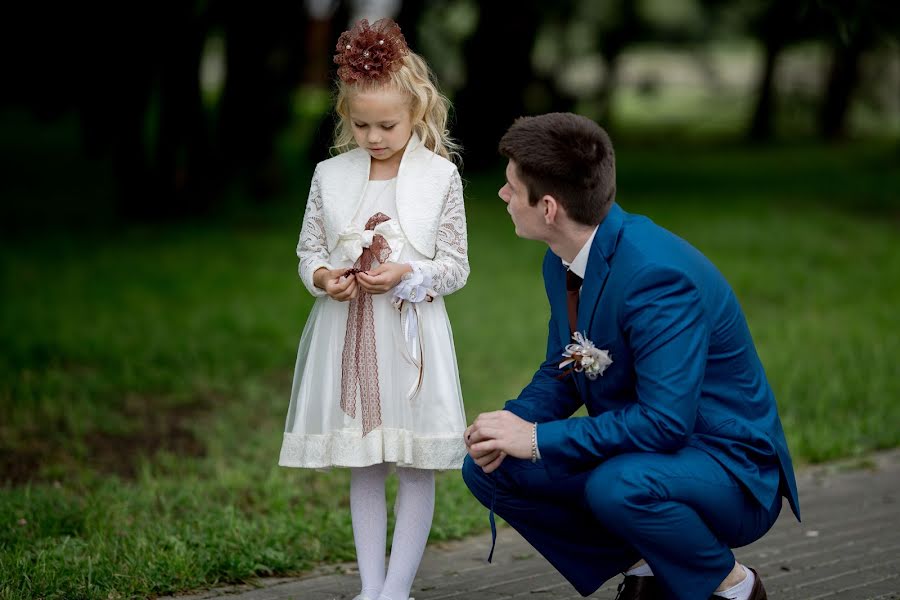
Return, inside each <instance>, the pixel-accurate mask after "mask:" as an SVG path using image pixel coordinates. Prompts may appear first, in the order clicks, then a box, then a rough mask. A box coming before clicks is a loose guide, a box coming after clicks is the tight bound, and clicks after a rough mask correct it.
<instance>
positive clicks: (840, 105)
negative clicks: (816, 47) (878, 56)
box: [817, 0, 900, 140]
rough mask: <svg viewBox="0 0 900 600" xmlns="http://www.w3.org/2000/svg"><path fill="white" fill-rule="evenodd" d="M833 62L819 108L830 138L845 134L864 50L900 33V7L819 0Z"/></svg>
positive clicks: (862, 1) (821, 124)
mask: <svg viewBox="0 0 900 600" xmlns="http://www.w3.org/2000/svg"><path fill="white" fill-rule="evenodd" d="M817 5H818V7H819V8H820V10H821V11H822V13H823V17H824V18H823V22H824V24H825V25H824V35H825V38H826V39H827V40H828V41H829V42H830V46H831V63H830V65H829V70H828V79H827V83H826V85H825V93H824V98H823V101H822V105H821V109H820V111H819V132H820V134H821V136H822V137H823V138H825V139H827V140H833V139H837V138H841V137H844V136H845V135H846V129H847V113H848V109H849V107H850V101H851V98H852V95H853V92H854V91H855V90H856V88H857V86H858V83H859V77H860V73H859V63H860V58H861V57H862V55H863V53H864V52H865V51H866V50H868V49H870V48H873V47H874V46H876V45H877V44H878V43H879V42H880V41H882V40H884V39H887V38H893V39H897V37H898V36H900V6H898V4H897V3H896V2H880V1H876V0H854V1H852V2H851V1H849V0H818V1H817Z"/></svg>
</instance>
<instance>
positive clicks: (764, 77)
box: [747, 37, 784, 142]
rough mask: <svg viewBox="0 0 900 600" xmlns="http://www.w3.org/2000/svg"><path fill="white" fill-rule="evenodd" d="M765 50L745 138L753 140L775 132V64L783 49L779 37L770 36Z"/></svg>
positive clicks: (767, 139)
mask: <svg viewBox="0 0 900 600" xmlns="http://www.w3.org/2000/svg"><path fill="white" fill-rule="evenodd" d="M765 45H766V50H765V52H766V53H765V57H764V59H763V69H762V74H761V76H760V79H759V83H758V84H757V92H756V108H754V109H753V118H752V119H751V121H750V129H749V130H748V131H747V138H748V139H750V140H751V141H754V142H764V141H769V140H771V139H772V135H773V134H774V132H775V127H774V125H773V123H774V116H775V66H776V64H777V62H778V56H779V55H780V54H781V50H782V49H783V47H784V46H783V43H782V41H781V40H780V39H775V38H773V37H770V38H768V39H767V40H766V42H765Z"/></svg>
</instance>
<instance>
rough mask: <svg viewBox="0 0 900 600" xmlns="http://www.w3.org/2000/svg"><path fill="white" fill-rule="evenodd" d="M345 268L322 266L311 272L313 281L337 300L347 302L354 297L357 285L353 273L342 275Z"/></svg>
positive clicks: (357, 288) (357, 289)
mask: <svg viewBox="0 0 900 600" xmlns="http://www.w3.org/2000/svg"><path fill="white" fill-rule="evenodd" d="M346 271H347V269H326V268H325V267H322V268H321V269H319V270H317V271H316V272H315V273H313V283H314V284H315V286H316V287H317V288H319V289H322V290H325V293H326V294H328V295H329V296H331V297H332V298H334V299H335V300H337V301H339V302H347V301H348V300H352V299H353V298H356V295H357V294H358V293H359V286H358V285H357V282H356V276H355V275H348V276H346V277H344V273H345V272H346Z"/></svg>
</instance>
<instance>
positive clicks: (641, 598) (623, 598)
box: [616, 575, 665, 600]
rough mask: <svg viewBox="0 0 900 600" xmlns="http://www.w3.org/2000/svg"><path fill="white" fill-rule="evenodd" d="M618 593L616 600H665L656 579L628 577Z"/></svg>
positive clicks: (620, 585)
mask: <svg viewBox="0 0 900 600" xmlns="http://www.w3.org/2000/svg"><path fill="white" fill-rule="evenodd" d="M618 591H619V593H618V594H616V600H663V598H664V597H665V596H664V594H663V589H662V587H661V586H660V585H659V584H658V583H657V582H656V577H637V576H635V575H626V576H625V579H624V581H622V583H620V584H619V590H618Z"/></svg>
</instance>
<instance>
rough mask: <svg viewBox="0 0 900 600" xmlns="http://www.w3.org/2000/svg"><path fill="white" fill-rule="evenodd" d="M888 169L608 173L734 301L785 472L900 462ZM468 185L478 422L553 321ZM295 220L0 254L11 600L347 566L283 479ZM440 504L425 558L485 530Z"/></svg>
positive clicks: (895, 223) (84, 239)
mask: <svg viewBox="0 0 900 600" xmlns="http://www.w3.org/2000/svg"><path fill="white" fill-rule="evenodd" d="M896 158H897V155H896V150H895V149H889V148H885V147H874V148H873V147H864V146H848V147H837V148H818V147H800V148H797V147H767V148H759V149H755V150H746V149H738V148H729V147H720V148H714V149H703V148H701V147H680V148H675V147H670V148H667V147H657V148H643V149H638V148H628V147H623V148H622V149H621V150H620V152H619V190H620V192H619V199H620V202H621V204H622V205H623V206H624V207H625V208H626V210H629V211H632V212H638V213H643V214H647V215H649V216H650V217H651V218H653V219H654V220H656V221H657V222H658V223H660V224H662V225H664V226H666V227H668V228H670V229H672V230H673V231H675V232H676V233H678V234H679V235H681V236H683V237H685V238H686V239H688V240H689V241H691V242H692V243H694V244H695V245H696V246H697V247H698V248H700V249H701V250H702V251H703V252H705V253H706V254H707V255H708V256H710V258H712V259H713V261H714V262H715V263H716V264H717V265H718V266H719V268H720V269H721V270H722V271H723V273H724V274H725V276H726V277H727V278H728V279H729V281H731V283H732V284H733V286H734V288H735V290H736V292H737V294H738V296H739V297H740V299H741V301H742V304H743V306H744V308H745V311H746V313H747V317H748V320H749V322H750V326H751V329H752V331H753V334H754V337H755V339H756V341H757V344H758V348H759V352H760V355H761V357H762V359H763V362H764V364H765V366H766V369H767V372H768V376H769V379H770V381H771V382H772V385H773V387H774V388H775V392H776V396H777V398H778V402H779V407H780V411H781V414H782V418H783V421H784V425H785V429H786V431H787V436H788V441H789V443H790V445H791V449H792V451H793V453H794V457H795V459H796V460H797V462H799V463H808V462H821V461H825V460H830V459H834V458H838V457H847V456H860V455H863V454H865V453H866V452H869V451H872V450H875V449H879V448H887V447H893V446H896V445H898V444H900V431H898V430H897V428H896V423H898V422H900V379H898V377H897V372H896V359H895V357H896V356H898V355H900V326H898V325H900V319H898V316H897V314H896V310H895V308H894V307H896V306H898V305H900V245H898V244H897V241H896V240H897V239H898V228H900V199H898V197H897V190H900V174H898V173H897V170H896V168H894V169H893V170H891V169H890V166H891V165H892V164H893V165H895V164H896ZM469 179H470V181H469V183H468V188H467V190H468V191H467V195H468V218H469V232H470V255H471V262H472V276H471V278H470V280H469V284H468V286H467V287H466V288H465V289H464V290H462V291H461V292H459V293H458V294H455V295H453V296H451V297H450V298H448V307H449V311H450V314H451V320H452V324H453V329H454V334H455V336H456V341H457V348H458V353H459V362H460V369H461V373H460V376H461V379H462V383H463V388H464V393H465V401H466V408H467V413H468V415H469V417H470V418H471V417H474V416H475V415H476V414H478V413H479V412H481V411H484V410H491V409H496V408H498V407H500V406H501V405H502V402H503V401H504V400H505V399H507V398H509V397H512V396H514V395H515V394H516V393H517V392H518V390H519V389H520V388H521V386H522V385H524V384H525V383H527V381H528V379H529V377H530V374H531V372H532V371H533V368H534V367H535V366H536V364H537V363H538V362H539V360H540V359H541V357H542V354H543V350H544V342H545V335H546V328H545V327H546V319H547V306H546V300H545V298H544V295H543V286H542V283H541V280H540V262H541V258H542V256H543V252H544V248H543V247H542V246H541V245H540V244H538V243H535V242H528V241H524V240H519V239H517V238H516V237H515V236H514V234H513V230H512V227H511V225H510V223H509V221H508V216H507V215H506V213H505V211H504V210H503V206H502V204H501V203H500V201H499V200H498V199H497V198H496V194H495V192H496V187H497V186H498V185H499V183H500V181H501V173H500V172H499V171H498V172H496V173H493V174H486V175H471V174H470V175H469ZM301 197H305V191H304V192H298V193H297V195H296V198H301ZM301 214H302V199H301V200H291V201H289V202H285V203H282V204H279V205H275V206H269V207H267V208H264V209H259V210H258V211H256V212H252V213H251V212H250V211H249V209H248V211H247V212H245V213H244V214H231V215H229V216H227V217H222V218H219V219H217V220H215V221H211V222H205V223H204V222H196V223H188V224H182V225H178V226H168V227H129V228H124V229H120V230H117V231H116V232H115V233H114V234H110V235H100V234H99V233H97V232H96V231H94V232H93V233H88V232H85V233H79V232H78V231H68V230H62V229H51V230H47V231H43V232H41V231H37V232H35V233H33V234H30V235H28V236H26V235H18V236H16V237H14V238H8V239H6V240H4V241H3V242H2V245H0V248H2V259H0V286H2V287H0V291H2V293H3V303H2V305H0V343H2V347H3V355H2V362H0V405H2V414H3V417H2V420H0V467H3V468H5V469H9V470H10V472H16V473H19V477H20V478H22V477H24V475H27V476H29V477H30V479H31V482H30V483H19V484H18V485H8V486H7V487H5V488H0V598H3V599H11V598H24V597H36V598H37V597H41V598H90V599H101V598H103V599H105V598H128V597H143V596H147V595H153V594H164V593H171V592H175V591H178V590H186V589H191V588H196V587H202V586H209V585H215V584H219V583H223V582H234V581H243V580H247V579H251V578H253V577H255V576H263V575H271V574H285V573H301V572H303V571H304V570H306V569H309V568H310V567H312V566H313V565H316V564H319V563H322V562H333V561H340V560H348V559H352V557H353V544H352V534H351V530H350V520H349V519H350V518H349V509H348V498H347V496H348V494H347V491H348V477H347V473H346V471H344V470H334V471H330V472H327V473H321V472H310V471H305V470H289V469H282V468H279V467H277V465H276V463H277V456H278V450H279V447H280V440H281V431H282V426H283V422H284V421H283V419H284V415H285V410H286V408H287V400H288V395H289V386H290V377H291V371H290V369H291V367H292V365H293V360H294V352H295V349H296V343H297V340H298V338H299V334H300V331H301V329H302V326H303V323H304V318H305V315H306V313H307V311H308V309H309V307H310V305H311V299H310V298H309V297H308V296H307V295H306V294H305V292H304V291H303V289H302V286H301V285H300V283H299V282H298V281H297V279H296V275H295V273H296V260H295V258H294V256H293V249H294V245H295V242H296V236H297V233H298V230H299V218H300V215H301ZM23 474H24V475H23ZM392 485H393V484H392ZM437 489H438V499H437V510H436V515H435V522H434V528H433V530H432V537H431V539H432V540H433V541H437V540H443V539H448V538H454V537H459V536H463V535H466V534H468V533H472V532H475V531H481V530H483V529H484V528H485V526H486V524H487V519H486V512H485V511H484V510H482V509H481V508H480V506H479V505H478V504H477V503H476V502H475V500H474V499H472V498H471V497H470V495H469V494H468V492H467V491H466V489H465V487H464V486H463V484H462V482H461V480H460V478H459V476H458V475H457V474H455V473H449V474H444V475H442V476H441V477H440V478H439V480H438V486H437ZM389 493H390V495H391V498H390V499H389V503H392V501H393V494H394V493H395V488H394V487H393V486H392V487H390V488H389ZM390 505H391V504H389V506H390Z"/></svg>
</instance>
